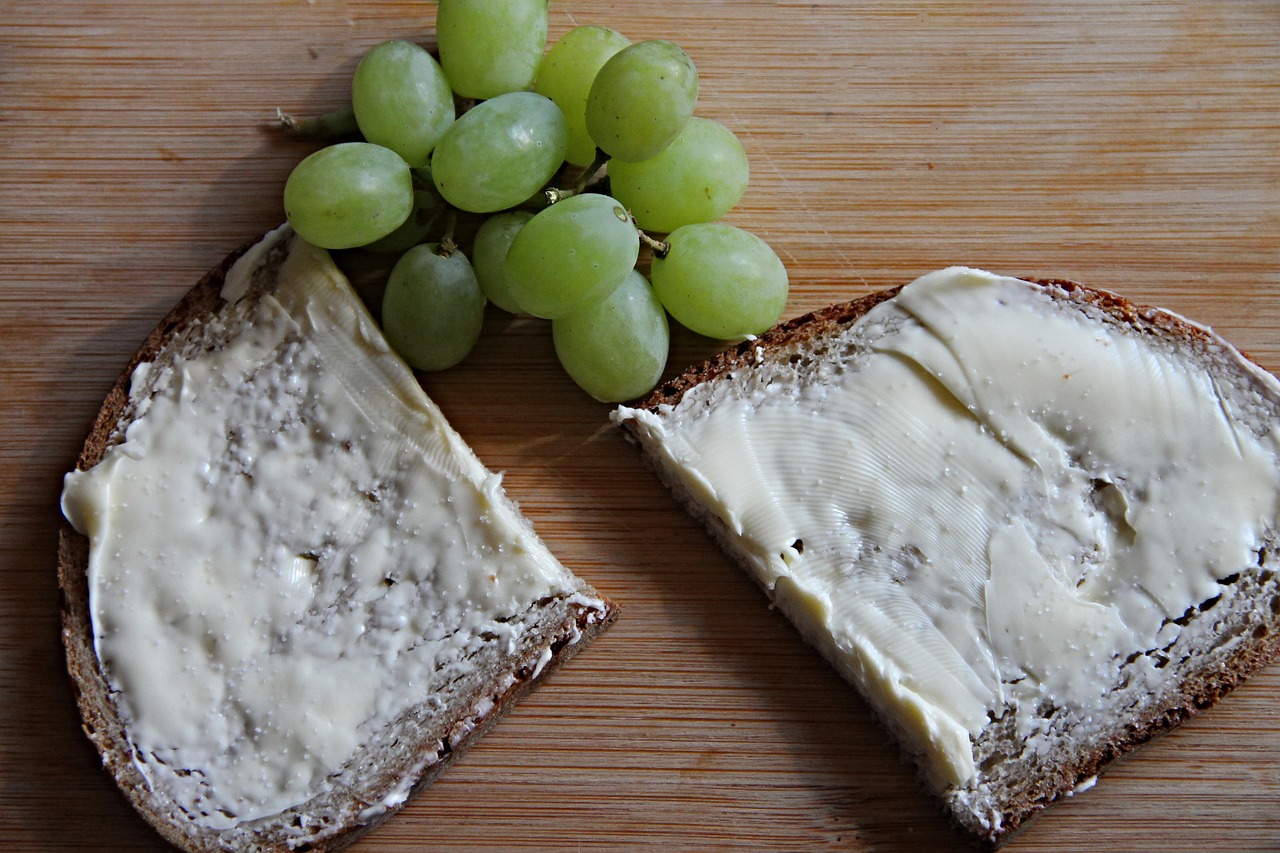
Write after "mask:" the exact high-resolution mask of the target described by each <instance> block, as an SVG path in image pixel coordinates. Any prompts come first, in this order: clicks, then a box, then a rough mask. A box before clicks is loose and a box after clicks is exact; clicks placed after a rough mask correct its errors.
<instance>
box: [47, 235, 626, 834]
mask: <svg viewBox="0 0 1280 853" xmlns="http://www.w3.org/2000/svg"><path fill="white" fill-rule="evenodd" d="M286 242H287V241H286ZM252 245H253V244H246V246H244V247H242V248H241V249H239V250H237V251H236V252H233V253H232V254H231V255H229V256H228V257H227V258H226V259H225V260H223V261H222V263H220V264H219V265H218V266H217V267H215V268H214V269H212V270H210V271H209V272H208V273H207V274H206V275H205V276H204V278H203V279H201V281H200V282H199V283H198V284H197V285H196V286H195V287H194V288H192V289H191V290H190V291H189V292H188V293H187V294H186V295H185V296H184V297H183V298H182V299H181V300H180V301H179V302H178V304H177V305H176V306H175V307H174V308H173V309H172V310H171V311H170V312H169V314H168V315H167V316H166V317H165V318H164V319H163V320H162V321H161V322H160V323H159V325H157V326H156V328H155V329H154V330H153V331H152V333H151V334H150V335H149V336H148V337H147V339H146V341H145V342H144V343H143V344H142V346H141V347H140V348H139V349H138V351H137V352H136V353H135V354H134V356H133V357H132V358H131V359H130V361H129V364H128V366H127V367H126V368H125V370H124V371H123V372H122V373H121V374H120V377H119V379H118V380H117V381H116V383H115V385H114V386H113V387H112V389H111V390H110V392H109V393H108V394H107V396H106V399H105V400H104V402H103V405H102V408H101V410H100V411H99V413H98V415H97V417H96V419H95V421H94V424H93V427H92V429H91V431H90V433H89V436H88V438H87V439H86V441H85V445H84V448H83V451H82V453H81V455H80V457H79V459H78V460H77V462H76V468H77V469H78V470H86V469H89V468H91V467H92V466H94V465H96V464H97V463H98V462H100V461H101V460H102V458H103V456H104V454H105V453H106V452H107V450H108V449H109V448H110V447H112V446H113V445H115V444H117V443H118V442H120V441H121V440H122V438H123V430H124V428H125V427H126V426H127V425H128V424H129V423H130V421H131V420H132V418H133V416H134V414H135V408H136V406H135V403H134V401H132V400H131V398H130V382H131V376H132V374H133V371H134V369H135V368H136V367H137V366H138V365H139V364H140V363H143V362H153V363H163V362H165V361H167V360H171V359H172V358H173V357H174V355H175V354H176V353H179V352H187V353H190V352H193V351H198V350H199V349H201V348H206V347H216V346H219V345H220V343H221V342H219V341H217V340H212V341H211V340H208V339H207V336H203V337H202V334H201V332H200V331H199V330H200V328H201V327H202V325H204V324H205V321H206V320H208V318H210V317H212V316H213V315H215V314H216V313H218V312H219V311H223V310H226V308H227V303H225V302H224V300H223V299H222V298H221V296H220V295H219V294H220V291H221V290H222V287H223V283H224V281H225V279H226V276H227V274H228V271H229V270H230V269H231V268H232V266H233V265H234V263H235V262H236V260H237V259H238V258H240V257H241V256H242V255H243V254H245V253H246V252H247V251H248V250H249V249H250V248H251V246H252ZM285 254H286V251H285V250H284V248H283V246H282V245H281V244H277V245H276V246H275V247H274V248H272V249H271V251H270V252H268V253H267V255H266V260H265V262H264V264H263V266H262V270H261V271H260V273H257V274H255V288H256V289H257V295H260V294H261V293H264V292H267V291H269V290H270V288H271V285H272V280H273V276H274V275H275V273H276V272H277V271H278V267H279V264H280V263H281V262H282V260H283V257H284V255H285ZM253 298H254V296H252V295H251V296H250V297H248V298H247V299H246V300H242V302H247V301H248V300H249V299H253ZM511 506H512V508H513V509H514V505H513V504H512V505H511ZM88 562H89V540H88V539H87V538H86V537H85V536H83V535H81V534H80V533H79V532H78V531H77V530H76V529H75V528H74V527H73V526H72V525H71V524H70V523H68V522H67V521H66V520H63V521H62V523H61V527H60V530H59V542H58V580H59V586H60V608H61V617H62V638H63V643H64V646H65V650H66V655H67V668H68V672H69V675H70V680H71V685H72V688H73V692H74V695H75V697H76V701H77V704H78V706H79V709H80V713H81V717H82V722H83V728H84V731H85V733H86V734H87V735H88V737H89V739H90V741H92V743H93V744H94V746H95V747H96V748H97V749H98V752H99V753H100V755H101V758H102V761H103V765H104V767H105V769H106V770H107V772H108V774H109V775H110V776H111V777H112V778H113V779H114V781H115V782H116V784H117V785H118V786H119V788H120V790H121V791H122V792H123V794H124V795H125V797H126V798H127V800H128V801H129V802H130V803H131V804H132V805H133V806H134V808H135V809H137V811H138V812H139V813H140V814H141V815H142V817H143V818H145V820H146V821H147V822H148V823H149V824H150V825H151V826H152V827H154V828H155V830H156V831H157V832H158V833H159V834H160V835H161V836H163V837H164V838H165V839H166V840H167V841H169V842H170V843H172V844H173V845H175V846H176V847H178V848H180V849H183V850H188V851H199V853H213V851H232V850H235V851H286V850H292V851H299V850H337V849H340V848H342V847H345V846H347V845H348V844H350V843H352V842H353V841H355V840H356V839H357V838H359V837H360V836H361V835H362V834H364V833H365V832H367V831H369V830H370V829H373V828H374V827H376V826H377V825H378V824H380V823H381V822H382V821H384V820H385V819H387V818H388V817H389V816H391V815H392V814H394V813H395V812H396V811H398V810H399V808H400V807H401V806H402V805H403V804H404V802H406V801H407V800H408V799H409V798H410V797H411V796H413V795H414V794H416V793H417V792H418V791H419V790H421V789H423V788H425V787H426V786H428V785H430V784H431V783H432V782H433V781H434V780H435V779H436V777H437V776H439V774H440V773H441V772H442V771H443V770H444V769H445V768H446V767H448V766H449V765H450V764H452V763H453V762H454V761H455V760H456V759H457V758H458V757H459V756H460V755H462V754H463V753H464V752H465V751H466V750H467V749H468V748H469V747H470V746H471V745H472V744H473V743H475V742H476V740H477V739H478V738H480V737H481V736H482V735H483V734H484V733H485V732H487V731H488V730H489V728H490V727H492V726H493V725H494V724H495V723H496V722H497V721H498V720H499V718H501V717H502V716H503V715H504V714H505V713H506V712H507V711H509V710H510V709H511V708H512V707H513V706H514V705H515V703H516V702H518V701H519V700H520V698H521V697H522V696H524V695H525V694H526V693H528V691H529V690H530V689H532V688H533V687H534V686H535V685H536V684H538V683H539V682H541V681H542V680H543V679H545V678H546V677H547V676H548V675H549V674H550V673H552V672H553V671H555V670H556V669H557V668H558V667H559V666H560V665H561V664H563V663H564V662H565V661H567V660H569V659H570V658H571V657H572V656H573V655H574V654H576V653H577V652H578V651H580V650H581V649H582V648H583V647H584V646H586V645H587V643H588V642H589V641H590V640H592V639H593V638H594V637H595V636H597V635H598V634H599V633H600V632H602V631H603V630H604V629H605V628H607V627H608V626H609V625H610V624H611V623H612V622H613V621H614V619H615V618H616V617H617V613H618V610H617V607H616V605H615V604H614V603H613V602H612V601H610V600H609V599H607V598H605V597H603V596H601V595H599V594H598V593H596V592H595V591H594V590H592V589H591V588H590V587H589V586H588V585H587V584H585V583H584V582H582V581H581V580H580V579H576V578H575V579H574V582H575V583H576V584H577V587H576V589H575V591H574V592H573V594H571V595H558V596H555V597H552V598H549V599H544V600H540V601H537V602H535V603H534V604H533V605H532V606H531V607H530V608H529V610H528V611H527V612H525V613H523V614H518V615H517V616H516V617H514V618H513V619H512V620H511V623H512V625H513V626H515V628H517V629H518V630H517V631H516V632H515V633H516V634H518V639H517V640H516V641H515V642H511V643H498V642H490V643H488V644H487V645H486V647H485V648H484V649H483V650H482V652H481V653H480V654H479V656H478V657H477V658H476V659H475V661H474V663H475V671H476V673H477V675H476V676H475V677H471V678H460V679H458V680H457V682H455V683H452V684H450V685H449V686H448V695H446V696H444V697H443V698H442V699H441V701H440V703H438V705H439V706H440V707H442V710H433V706H432V702H434V701H435V700H436V699H437V698H440V697H421V699H422V700H423V701H415V702H414V704H413V706H412V707H411V708H410V709H409V710H408V711H407V712H406V713H404V714H403V715H402V716H401V717H400V718H399V719H398V720H396V721H395V722H394V723H393V724H391V725H389V726H387V727H386V728H385V730H383V731H381V732H379V733H378V734H377V735H375V736H374V738H373V740H372V742H370V743H367V744H366V745H365V747H364V749H363V751H362V753H361V754H360V755H358V756H357V757H356V758H354V759H353V760H352V761H351V762H349V763H348V764H347V765H345V766H344V767H343V768H342V772H341V774H340V775H339V776H337V777H332V778H331V780H330V781H331V783H332V784H331V785H330V786H329V787H328V788H327V790H324V791H322V792H321V793H319V794H318V795H317V796H316V797H314V798H313V799H311V800H308V801H307V802H304V803H301V804H299V805H297V806H295V807H292V808H289V809H287V810H284V811H282V812H280V813H278V814H275V815H271V816H268V817H263V818H260V819H257V820H253V821H249V822H247V823H243V824H241V825H239V826H236V827H234V828H231V829H226V830H214V829H209V828H207V827H202V826H200V825H198V824H197V823H195V822H193V821H192V820H191V816H190V815H189V814H187V813H186V812H184V810H183V808H181V807H180V806H179V805H178V804H176V803H175V802H174V801H173V800H172V799H170V798H169V797H167V796H166V795H165V793H164V792H163V791H159V790H153V789H152V788H151V787H150V786H149V784H148V781H147V779H146V777H145V776H144V775H143V774H142V773H141V772H140V771H139V768H138V766H137V763H136V761H135V755H134V745H133V744H132V743H131V741H130V737H129V730H128V720H127V719H125V718H124V717H123V716H122V713H121V708H120V705H119V704H118V702H117V699H116V693H115V692H114V691H113V687H112V685H111V683H110V682H109V680H108V675H107V673H106V672H104V668H103V665H102V663H101V661H99V659H98V656H97V654H96V651H95V641H94V626H93V622H92V617H91V611H90V593H89V582H88V576H87V568H88Z"/></svg>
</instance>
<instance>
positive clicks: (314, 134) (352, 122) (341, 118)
mask: <svg viewBox="0 0 1280 853" xmlns="http://www.w3.org/2000/svg"><path fill="white" fill-rule="evenodd" d="M276 120H277V121H279V122H280V126H281V127H283V128H284V129H285V130H287V131H289V132H290V133H292V134H293V135H294V136H297V137H299V138H301V139H321V140H328V139H341V138H343V137H347V136H355V135H356V134H358V133H359V132H360V128H359V126H358V125H357V124H356V113H355V110H353V109H352V108H351V107H343V108H342V109H338V110H334V111H333V112H330V113H325V114H324V115H319V116H312V117H311V118H305V119H297V118H294V117H293V116H291V115H289V114H288V113H286V112H284V111H283V110H281V109H280V108H279V107H276Z"/></svg>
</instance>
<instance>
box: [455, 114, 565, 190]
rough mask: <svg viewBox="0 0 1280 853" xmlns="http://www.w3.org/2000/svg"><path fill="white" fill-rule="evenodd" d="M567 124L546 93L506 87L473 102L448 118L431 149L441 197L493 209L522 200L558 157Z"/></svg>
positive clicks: (556, 166) (561, 153) (539, 186)
mask: <svg viewBox="0 0 1280 853" xmlns="http://www.w3.org/2000/svg"><path fill="white" fill-rule="evenodd" d="M568 145H569V129H568V126H567V125H566V123H565V120H564V114H563V113H562V112H560V108H559V107H557V106H556V105H555V102H554V101H552V100H551V99H550V98H546V97H543V96H542V95H538V94H535V93H534V92H511V93H509V94H505V95H499V96H498V97H496V98H493V99H491V100H488V101H484V102H483V103H480V104H477V105H476V106H474V107H472V108H471V109H470V110H468V111H467V112H465V113H463V115H462V117H461V118H459V119H458V120H457V121H455V122H454V123H453V126H452V127H450V128H449V130H448V131H446V132H445V135H444V136H443V137H442V138H441V139H440V141H439V142H438V143H437V144H436V149H435V152H434V153H432V155H431V178H432V180H433V181H434V182H435V185H436V189H437V190H439V191H440V195H442V196H444V199H445V201H447V202H449V203H450V204H452V205H453V206H454V207H457V208H460V209H462V210H466V211H469V212H471V213H493V212H495V211H499V210H505V209H507V208H509V207H515V206H516V205H518V204H520V203H522V202H524V201H527V200H528V199H529V198H530V197H531V196H532V195H533V194H534V193H536V192H538V190H540V189H542V187H543V186H545V185H546V183H547V181H549V180H551V176H552V175H554V174H555V173H556V170H557V169H559V168H560V165H561V164H562V163H564V154H565V149H566V148H567V147H568Z"/></svg>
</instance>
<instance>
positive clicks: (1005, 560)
mask: <svg viewBox="0 0 1280 853" xmlns="http://www.w3.org/2000/svg"><path fill="white" fill-rule="evenodd" d="M614 420H615V422H616V423H618V424H619V425H620V426H621V427H622V428H623V429H625V430H626V432H627V434H628V436H629V437H630V438H631V439H633V440H634V441H635V442H636V443H637V444H638V445H639V447H640V449H641V450H642V452H643V454H644V457H645V459H646V461H647V462H648V463H649V464H650V466H651V467H652V468H653V469H654V470H655V471H656V473H657V474H658V476H659V477H661V479H662V480H663V481H665V483H666V484H667V485H668V486H669V487H670V488H671V490H672V491H673V493H674V494H675V495H676V497H677V498H679V499H680V500H681V501H682V502H683V504H684V505H685V506H686V507H687V508H688V509H689V511H690V512H692V513H693V514H694V515H695V516H697V517H698V518H700V519H702V520H703V521H705V523H706V524H707V525H708V527H709V528H710V530H711V532H712V534H713V535H714V536H715V538H716V539H717V540H718V542H719V543H720V544H721V545H722V546H723V547H724V549H725V550H726V551H727V552H728V554H729V555H730V556H732V557H733V558H734V559H735V560H736V561H737V562H738V563H740V564H741V565H742V567H743V568H744V569H745V570H746V571H747V572H748V573H749V574H750V575H751V576H752V577H754V578H755V579H756V580H757V581H758V582H759V583H760V584H761V586H762V587H763V588H764V590H765V591H766V593H767V594H768V595H769V597H770V598H771V599H772V600H773V602H774V603H775V604H776V605H777V606H778V607H779V608H780V609H781V610H782V611H783V612H784V613H786V614H787V616H788V617H789V618H790V619H791V620H792V621H793V622H795V624H796V625H797V627H798V628H799V629H800V630H801V632H802V634H803V635H804V636H805V637H806V639H807V640H808V641H809V642H811V643H812V644H813V645H814V646H815V647H816V648H817V649H818V650H819V651H821V652H822V653H823V654H824V655H825V656H826V657H827V658H828V659H829V660H830V661H831V662H832V664H833V665H834V666H835V667H836V668H837V669H838V670H839V671H840V672H841V674H842V675H844V676H845V677H846V678H847V679H848V680H850V681H851V682H852V683H853V684H854V685H855V686H856V687H857V688H858V689H859V691H860V693H861V694H862V695H863V697H864V698H865V699H866V701H867V702H868V704H869V705H870V706H871V707H872V709H873V710H874V711H875V712H876V716H877V718H878V719H879V720H880V721H881V722H882V724H883V725H884V727H885V728H886V729H887V730H888V731H889V732H890V733H891V734H892V735H893V736H894V737H895V738H896V739H897V740H898V741H899V743H900V744H901V746H902V747H903V748H904V749H905V751H906V752H907V753H909V754H910V755H911V756H912V757H913V758H914V759H915V761H916V763H917V766H918V767H919V769H920V774H921V777H922V780H923V782H924V784H925V786H926V787H927V788H928V789H929V790H930V791H932V792H933V793H934V794H935V795H937V797H939V798H940V799H941V801H942V802H943V804H944V806H945V808H946V809H947V810H948V811H949V813H950V814H951V816H952V817H953V819H954V821H955V822H956V823H957V824H958V825H959V827H960V828H961V829H962V830H963V831H964V832H965V833H967V834H968V835H969V836H970V837H971V838H973V839H975V840H976V841H978V842H979V843H981V844H983V845H984V846H992V847H994V846H998V845H999V844H1001V843H1002V842H1003V841H1005V840H1006V839H1007V838H1008V837H1009V836H1010V834H1011V833H1013V832H1015V831H1016V830H1017V829H1018V828H1019V827H1021V826H1023V825H1024V824H1025V823H1026V821H1027V820H1028V819H1029V818H1031V817H1033V816H1034V815H1036V814H1037V813H1039V812H1040V811H1041V810H1042V809H1044V808H1045V807H1046V806H1047V805H1049V804H1050V803H1052V802H1053V801H1054V800H1057V799H1059V798H1061V797H1063V796H1067V795H1071V794H1073V793H1074V792H1077V791H1079V790H1083V789H1084V788H1088V787H1090V786H1092V784H1093V783H1094V781H1095V779H1096V776H1097V774H1098V773H1099V772H1100V771H1101V770H1102V769H1103V768H1104V767H1105V766H1106V765H1107V764H1108V763H1109V762H1111V761H1112V760H1114V759H1115V758H1117V757H1118V756H1120V755H1122V754H1124V753H1126V752H1128V751H1130V750H1132V749H1133V748H1135V747H1136V746H1138V745H1140V744H1142V743H1143V742H1145V741H1147V740H1149V739H1151V738H1152V737H1154V736H1156V735H1158V734H1160V733H1162V732H1165V731H1167V730H1169V729H1170V728H1172V727H1174V726H1176V725H1177V724H1178V723H1179V722H1181V721H1182V720H1184V719H1186V718H1187V717H1189V716H1192V715H1194V714H1196V713H1198V712H1199V711H1201V710H1203V709H1205V708H1207V707H1209V706H1210V705H1212V704H1213V703H1214V702H1216V701H1217V700H1218V699H1220V698H1221V697H1222V696H1223V695H1225V694H1226V693H1227V692H1229V691H1230V690H1231V689H1232V688H1234V687H1235V686H1236V685H1238V684H1239V683H1240V682H1241V681H1242V680H1243V679H1245V678H1247V677H1248V676H1249V675H1250V674H1251V673H1253V672H1256V671H1257V670H1258V669H1260V668H1261V667H1263V666H1265V665H1266V664H1267V663H1268V662H1269V661H1271V660H1272V659H1273V658H1275V657H1276V656H1277V654H1278V653H1280V579H1278V577H1277V569H1276V562H1277V556H1276V548H1277V546H1278V545H1280V543H1278V542H1277V528H1278V527H1280V429H1277V427H1278V426H1280V383H1278V382H1277V381H1276V380H1275V379H1274V378H1273V377H1272V376H1271V375H1270V374H1268V373H1266V372H1265V371H1263V370H1262V369H1261V368H1259V367H1257V366H1256V365H1255V364H1254V363H1253V362H1251V361H1250V360H1249V359H1247V358H1246V357H1245V356H1243V355H1242V354H1240V353H1239V352H1238V351H1237V350H1235V349H1234V348H1232V347H1231V346H1230V345H1229V344H1228V343H1226V342H1225V341H1224V340H1222V339H1221V338H1220V337H1218V336H1217V335H1215V334H1214V333H1213V332H1212V331H1211V330H1209V329H1207V328H1205V327H1203V326H1200V325H1197V324H1195V323H1192V322H1190V321H1188V320H1186V319H1184V318H1181V317H1178V316H1175V315H1173V314H1171V313H1168V312H1165V311H1161V310H1157V309H1154V308H1145V307H1141V306H1137V305H1134V304H1131V303H1129V302H1128V301H1126V300H1124V299H1123V298H1121V297H1119V296H1116V295H1114V294H1111V293H1106V292H1102V291H1099V290H1094V289H1090V288H1087V287H1084V286H1082V285H1079V284H1076V283H1073V282H1068V281H1039V282H1028V281H1022V280H1018V279H1010V278H1004V277H999V276H994V275H991V274H989V273H984V272H981V271H977V270H970V269H965V268H952V269H948V270H943V271H939V272H937V273H934V274H931V275H928V276H925V277H923V278H922V279H920V280H918V281H916V282H913V283H912V284H910V285H907V286H906V287H902V288H896V289H893V290H888V291H885V292H881V293H875V294H872V295H870V296H867V297H864V298H862V299H859V300H855V301H853V302H849V303H846V304H842V305H835V306H832V307H829V308H826V309H824V310H820V311H817V312H814V313H812V314H809V315H806V316H804V317H800V318H798V319H796V320H792V321H790V322H787V323H784V324H782V325H780V326H778V327H776V328H774V329H772V330H770V331H769V332H767V333H766V334H764V335H762V336H761V337H760V338H759V339H753V340H748V341H745V342H743V343H741V344H739V345H738V346H736V347H735V348H733V349H731V350H728V351H726V352H724V353H722V354H721V355H719V356H717V357H715V358H713V359H711V360H710V361H708V362H706V363H705V364H702V365H700V366H698V367H695V368H693V369H691V370H690V371H688V372H687V373H685V374H684V375H682V376H679V377H678V378H676V379H674V380H672V381H671V382H669V383H667V384H666V385H664V386H662V387H660V388H659V389H657V390H656V391H655V392H654V393H653V394H652V395H651V396H649V397H648V398H646V399H644V400H642V401H640V402H638V403H636V404H634V405H631V406H623V407H620V408H618V409H617V410H616V411H615V413H614Z"/></svg>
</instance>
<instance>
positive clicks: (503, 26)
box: [436, 0, 547, 99]
mask: <svg viewBox="0 0 1280 853" xmlns="http://www.w3.org/2000/svg"><path fill="white" fill-rule="evenodd" d="M436 39H437V41H438V43H439V46H440V64H441V65H443V66H444V73H445V76H446V77H448V78H449V83H450V85H452V86H453V91H455V92H457V93H458V94H459V95H462V96H463V97H466V98H478V99H485V98H493V97H496V96H498V95H502V94H506V93H507V92H519V91H523V90H525V89H528V88H529V86H531V85H532V84H533V75H534V74H535V73H537V70H538V63H539V62H541V61H542V52H543V51H544V50H545V49H546V47H547V0H440V6H439V8H438V9H437V10H436Z"/></svg>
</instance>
